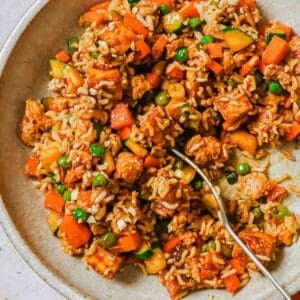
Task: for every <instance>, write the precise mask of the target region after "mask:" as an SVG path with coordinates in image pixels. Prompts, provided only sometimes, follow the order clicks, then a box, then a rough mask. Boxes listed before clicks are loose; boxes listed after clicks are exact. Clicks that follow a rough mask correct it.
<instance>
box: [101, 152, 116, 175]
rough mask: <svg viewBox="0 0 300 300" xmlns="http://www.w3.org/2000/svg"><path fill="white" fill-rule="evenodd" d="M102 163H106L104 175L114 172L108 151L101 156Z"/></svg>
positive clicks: (112, 161)
mask: <svg viewBox="0 0 300 300" xmlns="http://www.w3.org/2000/svg"><path fill="white" fill-rule="evenodd" d="M103 163H106V170H105V171H106V173H107V174H111V173H112V172H113V171H114V170H115V163H114V159H113V157H112V155H111V153H110V151H108V150H107V151H105V153H104V156H103Z"/></svg>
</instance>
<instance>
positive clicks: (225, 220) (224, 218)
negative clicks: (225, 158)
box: [170, 149, 291, 300]
mask: <svg viewBox="0 0 300 300" xmlns="http://www.w3.org/2000/svg"><path fill="white" fill-rule="evenodd" d="M170 151H171V152H172V153H174V154H175V155H176V156H177V157H178V158H180V159H181V160H183V161H184V162H185V163H187V164H188V165H190V166H191V167H192V168H194V169H195V171H196V172H197V173H198V174H199V175H200V176H201V177H202V178H203V180H204V181H205V182H206V184H207V185H208V187H209V188H210V189H211V191H212V193H213V195H214V196H215V198H216V200H217V203H218V206H219V210H220V213H221V217H222V220H221V221H222V222H223V224H224V226H225V228H226V230H227V231H228V233H229V234H230V235H231V237H232V238H233V239H234V240H235V241H236V242H237V244H238V245H239V246H240V247H241V248H242V249H243V250H244V252H245V253H246V254H247V256H248V257H249V258H250V259H251V260H252V261H253V262H254V263H255V265H256V266H257V267H258V269H259V270H260V271H261V272H262V273H263V274H264V275H265V276H266V277H267V278H268V279H269V280H270V281H271V282H272V284H273V285H274V286H275V287H276V288H277V290H278V291H279V292H280V293H281V295H282V296H283V297H284V299H287V300H291V297H290V296H289V294H288V293H287V292H286V291H285V289H284V288H283V287H282V286H281V285H280V284H279V283H278V281H277V280H276V279H275V278H274V277H273V276H272V275H271V273H270V272H269V271H268V270H267V269H266V268H265V267H264V265H263V264H262V263H261V262H260V261H259V260H258V259H257V258H256V256H255V255H254V254H253V253H252V252H251V250H250V249H249V248H248V247H247V246H246V245H245V244H244V242H243V241H242V240H241V239H240V238H239V236H238V235H237V234H236V233H235V232H234V231H233V229H232V228H231V226H230V222H229V220H228V217H227V212H226V208H225V205H224V203H223V200H222V198H221V197H220V196H219V194H218V192H217V190H216V189H215V188H214V186H213V185H212V183H211V181H210V180H209V179H208V177H207V176H206V175H205V174H204V173H203V171H202V170H201V169H200V168H199V167H198V166H197V165H196V164H195V163H194V162H193V161H192V160H191V159H189V158H188V157H187V156H185V155H184V154H182V153H181V152H180V151H178V150H176V149H170Z"/></svg>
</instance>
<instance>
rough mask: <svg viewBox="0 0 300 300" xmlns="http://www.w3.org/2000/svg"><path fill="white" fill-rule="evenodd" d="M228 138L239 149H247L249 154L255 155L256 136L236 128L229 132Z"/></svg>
mask: <svg viewBox="0 0 300 300" xmlns="http://www.w3.org/2000/svg"><path fill="white" fill-rule="evenodd" d="M230 140H231V141H232V142H233V143H234V144H236V145H237V146H238V147H239V148H240V149H242V150H244V151H247V152H248V153H249V154H251V155H253V156H254V155H255V153H256V150H257V140H256V137H255V136H254V135H252V134H250V133H248V132H247V131H244V130H238V131H235V132H233V133H231V134H230Z"/></svg>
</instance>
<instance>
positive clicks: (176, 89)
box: [167, 82, 185, 99]
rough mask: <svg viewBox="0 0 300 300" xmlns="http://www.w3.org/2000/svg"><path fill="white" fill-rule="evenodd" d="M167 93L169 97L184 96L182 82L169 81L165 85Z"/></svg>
mask: <svg viewBox="0 0 300 300" xmlns="http://www.w3.org/2000/svg"><path fill="white" fill-rule="evenodd" d="M167 90H168V93H169V95H170V97H171V98H175V99H176V98H183V97H184V96H185V89H184V87H183V85H182V84H180V83H177V82H174V83H169V85H168V87H167Z"/></svg>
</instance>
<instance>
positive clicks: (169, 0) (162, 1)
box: [151, 0, 175, 8]
mask: <svg viewBox="0 0 300 300" xmlns="http://www.w3.org/2000/svg"><path fill="white" fill-rule="evenodd" d="M151 2H152V3H155V4H156V5H167V6H169V7H170V8H174V6H175V1H174V0H151Z"/></svg>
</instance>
